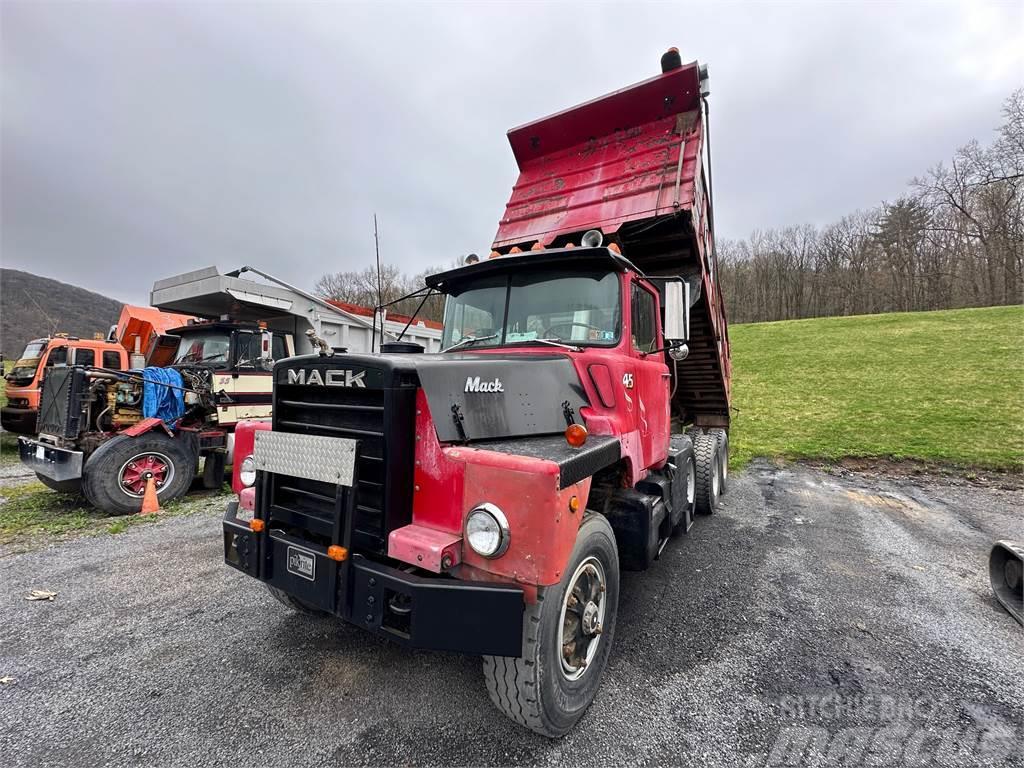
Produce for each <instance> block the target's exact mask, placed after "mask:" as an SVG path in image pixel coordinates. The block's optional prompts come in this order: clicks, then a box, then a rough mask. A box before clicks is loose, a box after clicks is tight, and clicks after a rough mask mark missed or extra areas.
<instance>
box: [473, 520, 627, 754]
mask: <svg viewBox="0 0 1024 768" xmlns="http://www.w3.org/2000/svg"><path fill="white" fill-rule="evenodd" d="M584 599H585V600H584ZM618 599H619V553H618V548H617V547H616V544H615V534H614V532H613V531H612V527H611V525H610V524H609V523H608V521H607V520H606V519H605V518H604V517H603V516H601V515H590V516H589V517H587V518H586V519H585V520H584V521H583V524H582V525H581V526H580V530H579V534H578V535H577V537H576V544H575V546H574V547H573V550H572V554H571V555H570V557H569V562H568V564H567V565H566V569H565V573H564V574H563V575H562V580H561V582H560V583H558V584H555V585H553V586H550V587H541V588H540V589H539V590H538V595H537V602H536V603H535V604H533V605H527V606H526V610H525V612H524V616H523V653H522V656H520V657H518V658H516V657H511V656H484V660H483V671H484V680H485V682H486V684H487V692H488V694H489V695H490V697H491V701H493V702H494V705H495V706H496V707H497V708H498V709H500V710H501V711H502V712H503V713H505V715H506V716H508V717H509V718H511V719H512V720H514V721H516V722H517V723H519V724H520V725H524V726H526V727H527V728H529V729H530V730H531V731H534V732H536V733H539V734H541V735H542V736H548V737H551V738H557V737H560V736H564V735H565V734H566V733H568V732H569V731H570V730H571V729H572V727H573V726H574V725H575V724H576V722H577V721H578V720H579V719H580V718H581V717H582V716H583V713H584V712H586V710H587V707H589V706H590V704H591V702H592V701H593V700H594V697H595V696H596V695H597V691H598V688H599V687H600V684H601V674H602V672H603V671H604V668H605V665H606V664H607V661H608V654H609V651H610V649H611V645H612V639H613V637H614V634H615V618H616V614H617V612H618ZM581 662H582V663H581Z"/></svg>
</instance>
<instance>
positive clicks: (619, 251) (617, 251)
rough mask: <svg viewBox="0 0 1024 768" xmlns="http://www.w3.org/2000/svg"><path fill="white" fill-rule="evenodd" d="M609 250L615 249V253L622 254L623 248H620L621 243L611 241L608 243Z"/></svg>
mask: <svg viewBox="0 0 1024 768" xmlns="http://www.w3.org/2000/svg"><path fill="white" fill-rule="evenodd" d="M608 250H609V251H614V252H615V253H617V254H619V256H621V255H622V249H621V248H619V244H618V243H609V244H608Z"/></svg>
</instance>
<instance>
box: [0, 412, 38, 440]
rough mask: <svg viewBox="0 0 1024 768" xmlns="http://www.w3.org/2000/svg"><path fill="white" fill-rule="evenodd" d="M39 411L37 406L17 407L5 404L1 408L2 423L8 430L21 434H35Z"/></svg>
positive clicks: (0, 421) (0, 423)
mask: <svg viewBox="0 0 1024 768" xmlns="http://www.w3.org/2000/svg"><path fill="white" fill-rule="evenodd" d="M38 417H39V411H37V410H36V409H35V408H15V407H14V406H11V405H5V406H4V407H3V408H0V425H2V426H3V428H4V429H6V430H7V431H8V432H16V433H17V434H19V435H34V434H35V432H36V420H37V419H38Z"/></svg>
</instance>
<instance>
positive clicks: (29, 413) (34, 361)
mask: <svg viewBox="0 0 1024 768" xmlns="http://www.w3.org/2000/svg"><path fill="white" fill-rule="evenodd" d="M68 365H90V366H101V367H103V368H108V369H111V370H117V371H120V370H125V369H126V368H127V367H128V354H127V352H126V351H125V349H124V347H122V346H121V345H120V344H118V343H116V342H113V341H102V340H98V339H80V338H78V337H76V336H68V335H67V334H57V335H55V336H48V337H46V338H43V339H33V340H32V341H30V342H29V343H28V344H26V345H25V349H24V351H22V353H21V355H20V357H19V358H18V360H17V361H16V362H15V363H14V367H13V368H11V370H10V371H9V372H8V373H7V374H6V376H4V378H5V379H6V382H7V405H5V406H4V407H3V409H2V410H0V423H2V425H3V428H4V429H6V430H7V431H8V432H15V433H18V434H23V435H31V434H34V433H35V431H36V420H37V419H38V416H39V389H40V386H41V384H42V381H43V379H44V378H45V377H46V372H47V371H48V370H49V369H50V368H53V367H55V366H56V367H63V366H68Z"/></svg>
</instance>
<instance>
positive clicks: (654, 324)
mask: <svg viewBox="0 0 1024 768" xmlns="http://www.w3.org/2000/svg"><path fill="white" fill-rule="evenodd" d="M708 93H709V89H708V77H707V71H706V69H705V68H704V67H702V66H700V65H698V64H697V63H696V62H693V63H690V64H683V63H682V62H681V60H680V57H679V54H678V52H677V51H675V50H674V49H673V50H670V51H669V52H668V53H667V54H665V56H664V57H663V58H662V73H661V74H659V75H657V76H656V77H653V78H651V79H649V80H646V81H644V82H641V83H639V84H637V85H634V86H631V87H629V88H626V89H624V90H620V91H616V92H615V93H612V94H611V95H608V96H605V97H602V98H599V99H596V100H594V101H590V102H587V103H585V104H583V105H581V106H578V107H575V108H573V109H570V110H567V111H565V112H561V113H559V114H557V115H554V116H552V117H548V118H545V119H542V120H539V121H536V122H533V123H529V124H527V125H524V126H522V127H520V128H516V129H514V130H512V131H510V132H509V135H508V137H509V141H510V143H511V146H512V150H513V153H514V154H515V157H516V160H517V162H518V165H519V169H520V175H519V179H518V181H517V183H516V185H515V187H514V189H513V191H512V195H511V198H510V200H509V201H508V204H507V207H506V209H505V213H504V215H503V216H502V218H501V221H500V223H499V227H498V231H497V234H496V236H495V239H494V243H493V251H492V252H491V254H490V258H486V259H482V260H477V259H473V258H470V259H468V260H467V261H470V262H472V263H468V264H466V265H465V266H461V267H459V268H456V269H451V270H448V271H446V272H442V273H439V274H435V275H433V276H431V277H429V278H427V280H426V287H425V289H424V290H425V291H426V292H437V293H441V294H443V295H444V296H445V297H446V308H445V315H444V330H443V336H442V347H443V349H442V351H441V352H439V353H436V354H427V353H424V352H423V351H422V350H420V351H419V352H417V351H416V349H415V346H414V345H409V344H405V343H401V344H395V343H387V344H383V345H382V346H381V349H380V352H379V354H373V355H366V354H337V353H331V352H330V351H324V352H323V353H322V354H313V355H306V356H300V357H294V358H290V359H286V360H281V361H278V362H277V363H276V364H275V366H274V369H273V382H274V403H273V418H272V422H271V424H269V425H267V424H262V425H254V424H242V425H240V426H239V436H238V445H239V446H242V443H243V440H244V443H245V447H244V449H242V448H241V447H240V449H239V451H240V453H244V458H243V460H242V461H240V462H238V464H237V465H236V472H235V486H236V488H237V489H238V490H239V491H240V493H239V498H238V500H237V501H234V502H232V503H231V504H230V505H229V507H228V509H227V511H226V514H225V518H224V523H223V545H224V556H225V560H226V562H227V563H228V564H229V565H231V566H232V567H234V568H236V569H238V570H240V571H241V572H243V573H245V574H247V575H249V576H251V577H253V578H255V579H258V580H260V581H262V582H264V584H265V585H266V587H267V588H268V589H269V592H270V594H271V595H272V596H273V597H274V598H276V599H278V600H280V601H281V602H282V603H284V604H285V605H287V606H289V607H290V608H291V609H293V610H295V611H299V612H302V613H308V614H328V615H332V616H336V617H340V618H341V619H344V620H346V621H349V622H351V623H354V624H356V625H359V626H361V627H363V628H365V629H366V630H369V631H370V632H374V633H377V634H379V635H382V636H384V637H387V638H389V639H391V640H393V641H395V642H398V643H401V644H404V645H406V646H409V647H411V648H429V649H439V650H448V651H457V652H462V653H471V654H479V655H480V656H482V657H483V672H484V678H485V681H486V686H487V690H488V692H489V694H490V697H491V699H492V701H493V702H494V704H495V705H496V706H497V707H498V709H500V710H501V711H502V712H504V713H505V714H506V715H508V716H509V717H510V718H512V719H513V720H515V721H517V722H519V723H521V724H522V725H524V726H526V727H528V728H530V729H532V730H534V731H536V732H538V733H541V734H544V735H547V736H551V737H557V736H561V735H563V734H565V733H566V732H567V731H569V729H571V728H572V727H573V725H574V724H575V723H576V722H577V720H578V719H579V718H580V717H581V716H582V715H583V713H584V711H585V710H586V708H587V707H588V706H589V705H590V703H591V701H592V700H593V699H594V696H595V694H596V693H597V691H598V688H599V686H600V681H601V676H602V670H603V669H604V667H605V665H606V662H607V659H608V654H609V652H610V649H611V647H612V644H613V642H614V640H615V634H616V616H617V613H618V601H619V591H620V572H621V571H622V570H624V569H625V570H644V569H647V568H650V567H652V566H655V561H656V560H657V559H658V557H659V555H660V553H661V551H662V549H663V548H664V547H665V546H666V545H667V544H668V543H669V542H670V541H671V539H672V538H673V537H677V536H683V535H685V534H686V533H687V532H688V531H689V530H690V528H691V525H692V524H693V521H694V516H695V514H696V515H701V514H703V515H710V514H713V513H714V512H715V510H716V508H717V506H718V499H719V495H720V494H721V493H722V492H724V490H725V484H726V481H727V473H728V452H729V442H728V428H729V415H730V408H729V403H730V376H731V371H730V363H729V338H728V330H727V326H726V317H725V311H724V308H723V303H722V298H721V295H720V292H719V284H718V272H717V269H716V264H715V248H714V219H713V207H712V196H711V178H710V175H709V164H710V150H709V145H708V133H707V127H708V122H707V101H706V99H707V96H708ZM397 684H400V683H398V682H397V681H396V685H397Z"/></svg>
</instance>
